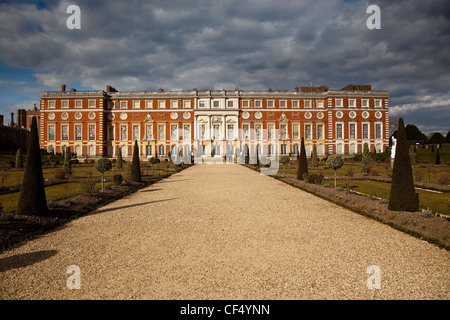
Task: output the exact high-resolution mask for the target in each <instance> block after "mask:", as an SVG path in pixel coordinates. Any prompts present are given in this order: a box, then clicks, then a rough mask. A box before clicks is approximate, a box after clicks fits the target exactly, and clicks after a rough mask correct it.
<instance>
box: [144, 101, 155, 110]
mask: <svg viewBox="0 0 450 320" xmlns="http://www.w3.org/2000/svg"><path fill="white" fill-rule="evenodd" d="M145 109H153V101H151V100H147V101H145Z"/></svg>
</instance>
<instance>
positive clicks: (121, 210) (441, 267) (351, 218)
mask: <svg viewBox="0 0 450 320" xmlns="http://www.w3.org/2000/svg"><path fill="white" fill-rule="evenodd" d="M449 258H450V254H449V253H448V252H447V251H445V250H442V249H439V248H438V247H436V246H433V245H431V244H429V243H427V242H424V241H421V240H419V239H416V238H413V237H411V236H409V235H407V234H404V233H401V232H399V231H397V230H394V229H392V228H390V227H388V226H385V225H382V224H380V223H378V222H375V221H373V220H370V219H367V218H365V217H362V216H360V215H357V214H355V213H353V212H350V211H348V210H345V209H343V208H341V207H338V206H336V205H334V204H331V203H329V202H327V201H324V200H322V199H319V198H317V197H314V196H312V195H310V194H308V193H305V192H303V191H301V190H298V189H296V188H293V187H291V186H288V185H286V184H284V183H282V182H279V181H277V180H275V179H272V178H270V177H266V176H263V175H260V174H258V173H257V172H254V171H252V170H249V169H247V168H245V167H242V166H238V165H225V164H224V165H206V164H202V165H196V166H194V167H191V168H188V169H186V170H184V171H182V172H180V173H178V174H176V175H173V176H171V177H170V178H168V179H166V180H163V181H161V182H159V183H156V184H154V185H152V186H150V187H148V188H146V189H142V190H141V191H138V192H137V193H136V194H134V195H131V196H129V197H127V198H124V199H121V200H119V201H116V202H114V203H111V204H109V205H107V206H105V207H102V208H101V209H99V210H98V211H97V213H96V214H93V215H89V216H86V217H83V218H79V219H77V220H75V221H73V222H71V223H69V224H67V225H66V226H65V227H64V228H62V229H60V230H58V231H55V232H52V233H49V234H47V235H45V236H42V237H40V238H38V239H36V240H33V241H30V242H28V243H26V244H24V245H23V246H21V247H19V248H16V249H13V250H9V251H7V252H4V253H3V254H1V255H0V298H1V299H286V300H290V299H449V298H450V279H449V278H450V277H449V274H450V273H449V271H450V259H449ZM70 265H76V266H78V267H79V270H80V272H81V274H80V281H81V282H80V284H81V288H80V289H79V290H77V289H73V290H69V289H68V287H67V279H68V277H69V276H70V274H68V273H67V267H68V266H70ZM371 265H376V266H379V268H380V271H381V280H380V284H381V289H379V290H376V289H368V287H367V284H366V281H367V279H368V277H369V274H368V273H367V268H368V267H369V266H371Z"/></svg>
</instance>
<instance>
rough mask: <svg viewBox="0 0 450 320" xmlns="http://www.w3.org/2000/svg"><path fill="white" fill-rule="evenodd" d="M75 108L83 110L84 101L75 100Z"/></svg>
mask: <svg viewBox="0 0 450 320" xmlns="http://www.w3.org/2000/svg"><path fill="white" fill-rule="evenodd" d="M75 108H83V101H82V100H75Z"/></svg>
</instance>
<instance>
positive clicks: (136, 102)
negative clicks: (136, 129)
mask: <svg viewBox="0 0 450 320" xmlns="http://www.w3.org/2000/svg"><path fill="white" fill-rule="evenodd" d="M140 108H141V102H140V101H133V109H140Z"/></svg>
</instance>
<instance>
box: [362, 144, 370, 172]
mask: <svg viewBox="0 0 450 320" xmlns="http://www.w3.org/2000/svg"><path fill="white" fill-rule="evenodd" d="M370 161H371V158H370V151H369V145H368V144H367V143H364V150H363V154H362V164H363V170H364V171H365V172H370Z"/></svg>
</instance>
